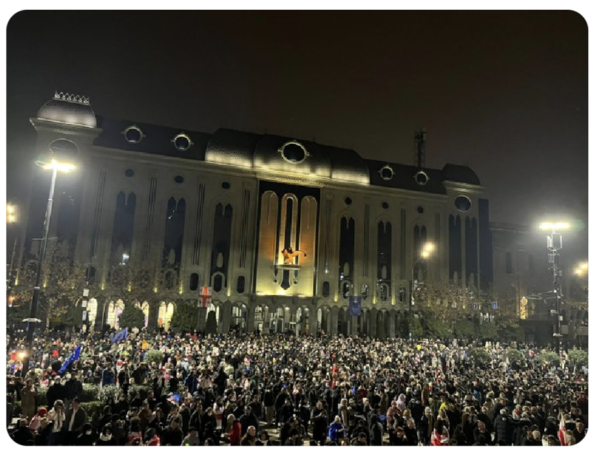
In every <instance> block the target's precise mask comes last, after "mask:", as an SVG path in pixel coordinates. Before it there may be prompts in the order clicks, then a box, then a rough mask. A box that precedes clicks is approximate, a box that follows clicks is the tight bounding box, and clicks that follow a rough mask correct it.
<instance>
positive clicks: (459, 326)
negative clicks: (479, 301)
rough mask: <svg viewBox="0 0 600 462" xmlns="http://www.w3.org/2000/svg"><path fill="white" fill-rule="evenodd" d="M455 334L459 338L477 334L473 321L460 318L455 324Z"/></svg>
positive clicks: (471, 336)
mask: <svg viewBox="0 0 600 462" xmlns="http://www.w3.org/2000/svg"><path fill="white" fill-rule="evenodd" d="M454 335H455V336H456V337H457V338H461V339H469V338H473V337H474V336H475V328H474V327H473V321H469V320H468V319H459V320H458V321H456V323H455V324H454Z"/></svg>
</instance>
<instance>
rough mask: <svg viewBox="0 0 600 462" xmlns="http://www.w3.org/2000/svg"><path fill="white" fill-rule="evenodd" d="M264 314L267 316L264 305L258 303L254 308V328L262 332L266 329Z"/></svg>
mask: <svg viewBox="0 0 600 462" xmlns="http://www.w3.org/2000/svg"><path fill="white" fill-rule="evenodd" d="M264 316H265V311H264V310H263V306H262V305H256V307H255V308H254V329H256V330H257V331H258V332H260V333H261V334H262V333H263V329H264V322H265V318H264Z"/></svg>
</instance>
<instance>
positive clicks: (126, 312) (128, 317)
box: [119, 304, 145, 329]
mask: <svg viewBox="0 0 600 462" xmlns="http://www.w3.org/2000/svg"><path fill="white" fill-rule="evenodd" d="M144 322H145V316H144V312H143V311H142V310H141V309H140V308H137V307H135V306H132V305H131V304H129V305H126V306H125V308H124V309H123V313H121V316H120V317H119V326H120V327H122V328H124V327H128V328H129V329H133V328H134V327H137V328H138V329H141V328H142V327H144Z"/></svg>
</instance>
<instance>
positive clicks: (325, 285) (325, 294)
mask: <svg viewBox="0 0 600 462" xmlns="http://www.w3.org/2000/svg"><path fill="white" fill-rule="evenodd" d="M323 297H329V281H324V282H323Z"/></svg>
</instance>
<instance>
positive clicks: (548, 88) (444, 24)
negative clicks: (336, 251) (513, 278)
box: [7, 11, 588, 259]
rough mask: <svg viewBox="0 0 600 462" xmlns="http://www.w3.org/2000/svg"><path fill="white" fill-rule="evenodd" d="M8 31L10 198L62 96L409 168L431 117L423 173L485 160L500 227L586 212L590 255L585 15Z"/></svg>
mask: <svg viewBox="0 0 600 462" xmlns="http://www.w3.org/2000/svg"><path fill="white" fill-rule="evenodd" d="M7 33H8V61H7V73H8V75H7V84H8V94H7V103H8V134H7V140H8V166H7V171H8V181H7V184H8V191H7V199H8V200H9V201H13V202H17V203H18V202H19V200H21V199H20V198H22V197H23V196H24V195H26V193H27V191H23V190H22V186H21V184H23V183H24V180H23V178H25V177H26V176H27V175H29V174H30V170H29V168H30V165H31V162H32V159H33V156H34V152H33V146H34V140H35V132H34V130H33V128H32V127H31V125H30V123H29V117H34V116H35V115H36V113H37V110H38V109H39V108H40V106H42V105H43V104H44V103H45V102H46V101H47V100H49V99H50V98H51V97H52V96H53V94H54V91H55V90H58V91H64V92H69V93H76V94H81V95H85V96H88V97H90V98H91V105H92V107H93V108H94V110H95V112H96V114H99V115H102V116H105V117H108V118H119V119H128V120H137V121H140V122H148V123H154V124H161V125H168V126H173V127H177V128H182V129H190V130H198V131H203V132H207V133H212V132H214V131H215V130H216V129H218V128H220V127H223V128H231V129H236V130H243V131H250V132H257V133H264V132H268V133H272V134H278V135H284V136H289V137H293V138H303V139H309V140H312V139H315V140H316V141H317V142H320V143H323V144H329V145H334V146H339V147H345V148H351V149H354V150H356V151H357V152H358V153H359V154H360V155H361V156H363V157H365V158H371V159H381V160H389V161H394V162H400V163H406V164H412V163H413V134H414V131H415V130H416V129H418V128H419V127H426V128H427V131H428V138H427V158H426V166H427V167H431V168H442V167H443V166H444V164H445V163H455V164H465V165H468V166H470V167H471V168H473V170H474V171H475V172H476V173H477V175H478V176H479V178H480V179H481V182H482V185H484V186H485V187H487V188H488V193H489V198H490V206H491V219H492V221H500V222H510V223H521V224H525V225H533V224H534V223H535V222H536V220H537V219H538V217H541V216H543V215H544V214H549V213H553V212H554V213H556V214H560V215H566V216H568V217H569V218H572V219H577V220H581V221H582V222H583V226H584V230H583V231H582V232H579V233H574V232H572V236H571V237H567V236H565V249H566V248H567V246H569V253H570V254H571V256H572V258H573V259H577V258H587V223H588V219H587V208H588V89H587V88H588V77H587V74H588V42H587V40H588V29H587V25H586V23H585V20H584V19H583V18H582V17H581V16H579V15H578V14H577V13H574V12H567V11H564V12H502V11H496V12H459V11H456V12H449V11H444V12H441V11H440V12H435V11H434V12H425V11H423V12H404V11H394V12H169V13H166V12H24V13H20V14H18V15H16V16H15V17H13V19H12V20H11V22H10V23H9V25H8V32H7ZM574 241H575V242H574ZM540 245H542V246H543V245H544V241H543V237H540Z"/></svg>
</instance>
